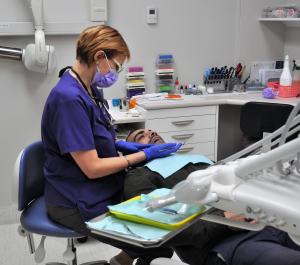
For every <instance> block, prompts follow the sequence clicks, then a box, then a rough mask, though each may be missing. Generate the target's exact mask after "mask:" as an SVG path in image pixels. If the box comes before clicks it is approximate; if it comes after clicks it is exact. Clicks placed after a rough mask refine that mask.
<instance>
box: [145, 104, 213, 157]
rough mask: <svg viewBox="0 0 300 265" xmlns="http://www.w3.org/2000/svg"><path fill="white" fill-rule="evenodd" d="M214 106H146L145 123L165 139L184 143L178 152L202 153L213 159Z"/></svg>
mask: <svg viewBox="0 0 300 265" xmlns="http://www.w3.org/2000/svg"><path fill="white" fill-rule="evenodd" d="M217 116H218V107H217V106H203V107H189V108H175V109H159V110H158V109H155V110H147V114H146V120H145V127H146V128H149V129H152V130H155V131H157V132H158V133H159V134H160V135H161V136H162V137H163V139H164V140H165V141H166V142H183V143H185V144H184V145H183V146H182V147H181V149H180V150H179V151H178V152H179V153H194V154H203V155H206V156H207V157H209V158H210V159H212V160H216V156H217V154H216V146H217V120H218V118H217Z"/></svg>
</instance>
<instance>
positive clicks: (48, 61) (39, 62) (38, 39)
mask: <svg viewBox="0 0 300 265" xmlns="http://www.w3.org/2000/svg"><path fill="white" fill-rule="evenodd" d="M26 1H27V2H28V3H29V5H30V8H31V10H32V14H33V20H34V28H35V34H34V36H35V43H34V44H28V45H27V46H26V47H25V49H19V48H11V47H3V46H0V58H6V59H14V60H20V61H21V60H22V62H23V63H24V65H25V67H26V68H27V69H28V70H31V71H34V72H40V73H49V72H53V71H54V69H55V66H56V60H55V56H54V52H55V49H54V47H53V46H50V45H46V43H45V33H44V22H43V21H44V18H43V0H26Z"/></svg>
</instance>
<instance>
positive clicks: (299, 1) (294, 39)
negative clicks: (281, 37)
mask: <svg viewBox="0 0 300 265" xmlns="http://www.w3.org/2000/svg"><path fill="white" fill-rule="evenodd" d="M293 2H294V3H295V4H296V5H297V6H299V7H300V0H294V1H293ZM284 54H289V55H290V58H291V59H300V27H296V28H285V46H284Z"/></svg>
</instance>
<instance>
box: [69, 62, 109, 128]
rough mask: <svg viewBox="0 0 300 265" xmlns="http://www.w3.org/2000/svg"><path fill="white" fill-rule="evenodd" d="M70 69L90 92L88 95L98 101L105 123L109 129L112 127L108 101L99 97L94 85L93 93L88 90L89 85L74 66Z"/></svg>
mask: <svg viewBox="0 0 300 265" xmlns="http://www.w3.org/2000/svg"><path fill="white" fill-rule="evenodd" d="M70 69H71V71H72V72H73V73H74V74H75V75H76V77H77V79H78V81H79V83H80V84H81V85H82V86H83V88H84V89H85V91H86V92H87V93H88V95H89V96H90V97H91V99H93V100H94V101H95V102H96V105H97V106H98V107H99V109H100V111H101V113H102V114H103V116H104V118H105V124H104V125H105V126H106V127H107V129H111V128H112V125H113V124H112V118H111V115H110V114H109V112H108V107H107V106H106V102H104V100H103V99H100V98H99V97H97V95H96V93H95V91H94V89H93V88H92V87H91V91H92V94H91V93H90V91H89V90H88V88H87V86H86V85H85V83H84V82H83V81H82V79H81V77H80V75H79V74H78V73H77V72H76V71H75V70H74V69H73V68H72V67H71V68H70ZM103 110H104V111H103Z"/></svg>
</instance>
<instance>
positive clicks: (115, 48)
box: [76, 25, 130, 66]
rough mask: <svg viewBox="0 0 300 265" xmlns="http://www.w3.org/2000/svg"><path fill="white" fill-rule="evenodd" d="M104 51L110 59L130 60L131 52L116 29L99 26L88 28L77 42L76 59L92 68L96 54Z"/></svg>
mask: <svg viewBox="0 0 300 265" xmlns="http://www.w3.org/2000/svg"><path fill="white" fill-rule="evenodd" d="M100 50H102V51H104V52H105V54H106V56H107V57H108V58H113V57H114V56H117V55H123V56H125V58H126V59H127V60H128V59H129V58H130V52H129V49H128V46H127V44H126V42H125V40H124V39H123V37H122V36H121V34H120V33H119V32H118V31H117V30H116V29H114V28H112V27H109V26H106V25H99V26H92V27H88V28H86V29H85V30H84V31H83V32H82V33H81V34H80V35H79V38H78V40H77V48H76V59H77V60H79V62H80V63H85V64H87V65H88V66H90V65H91V64H92V63H93V62H94V57H95V54H96V53H97V52H98V51H100Z"/></svg>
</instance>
